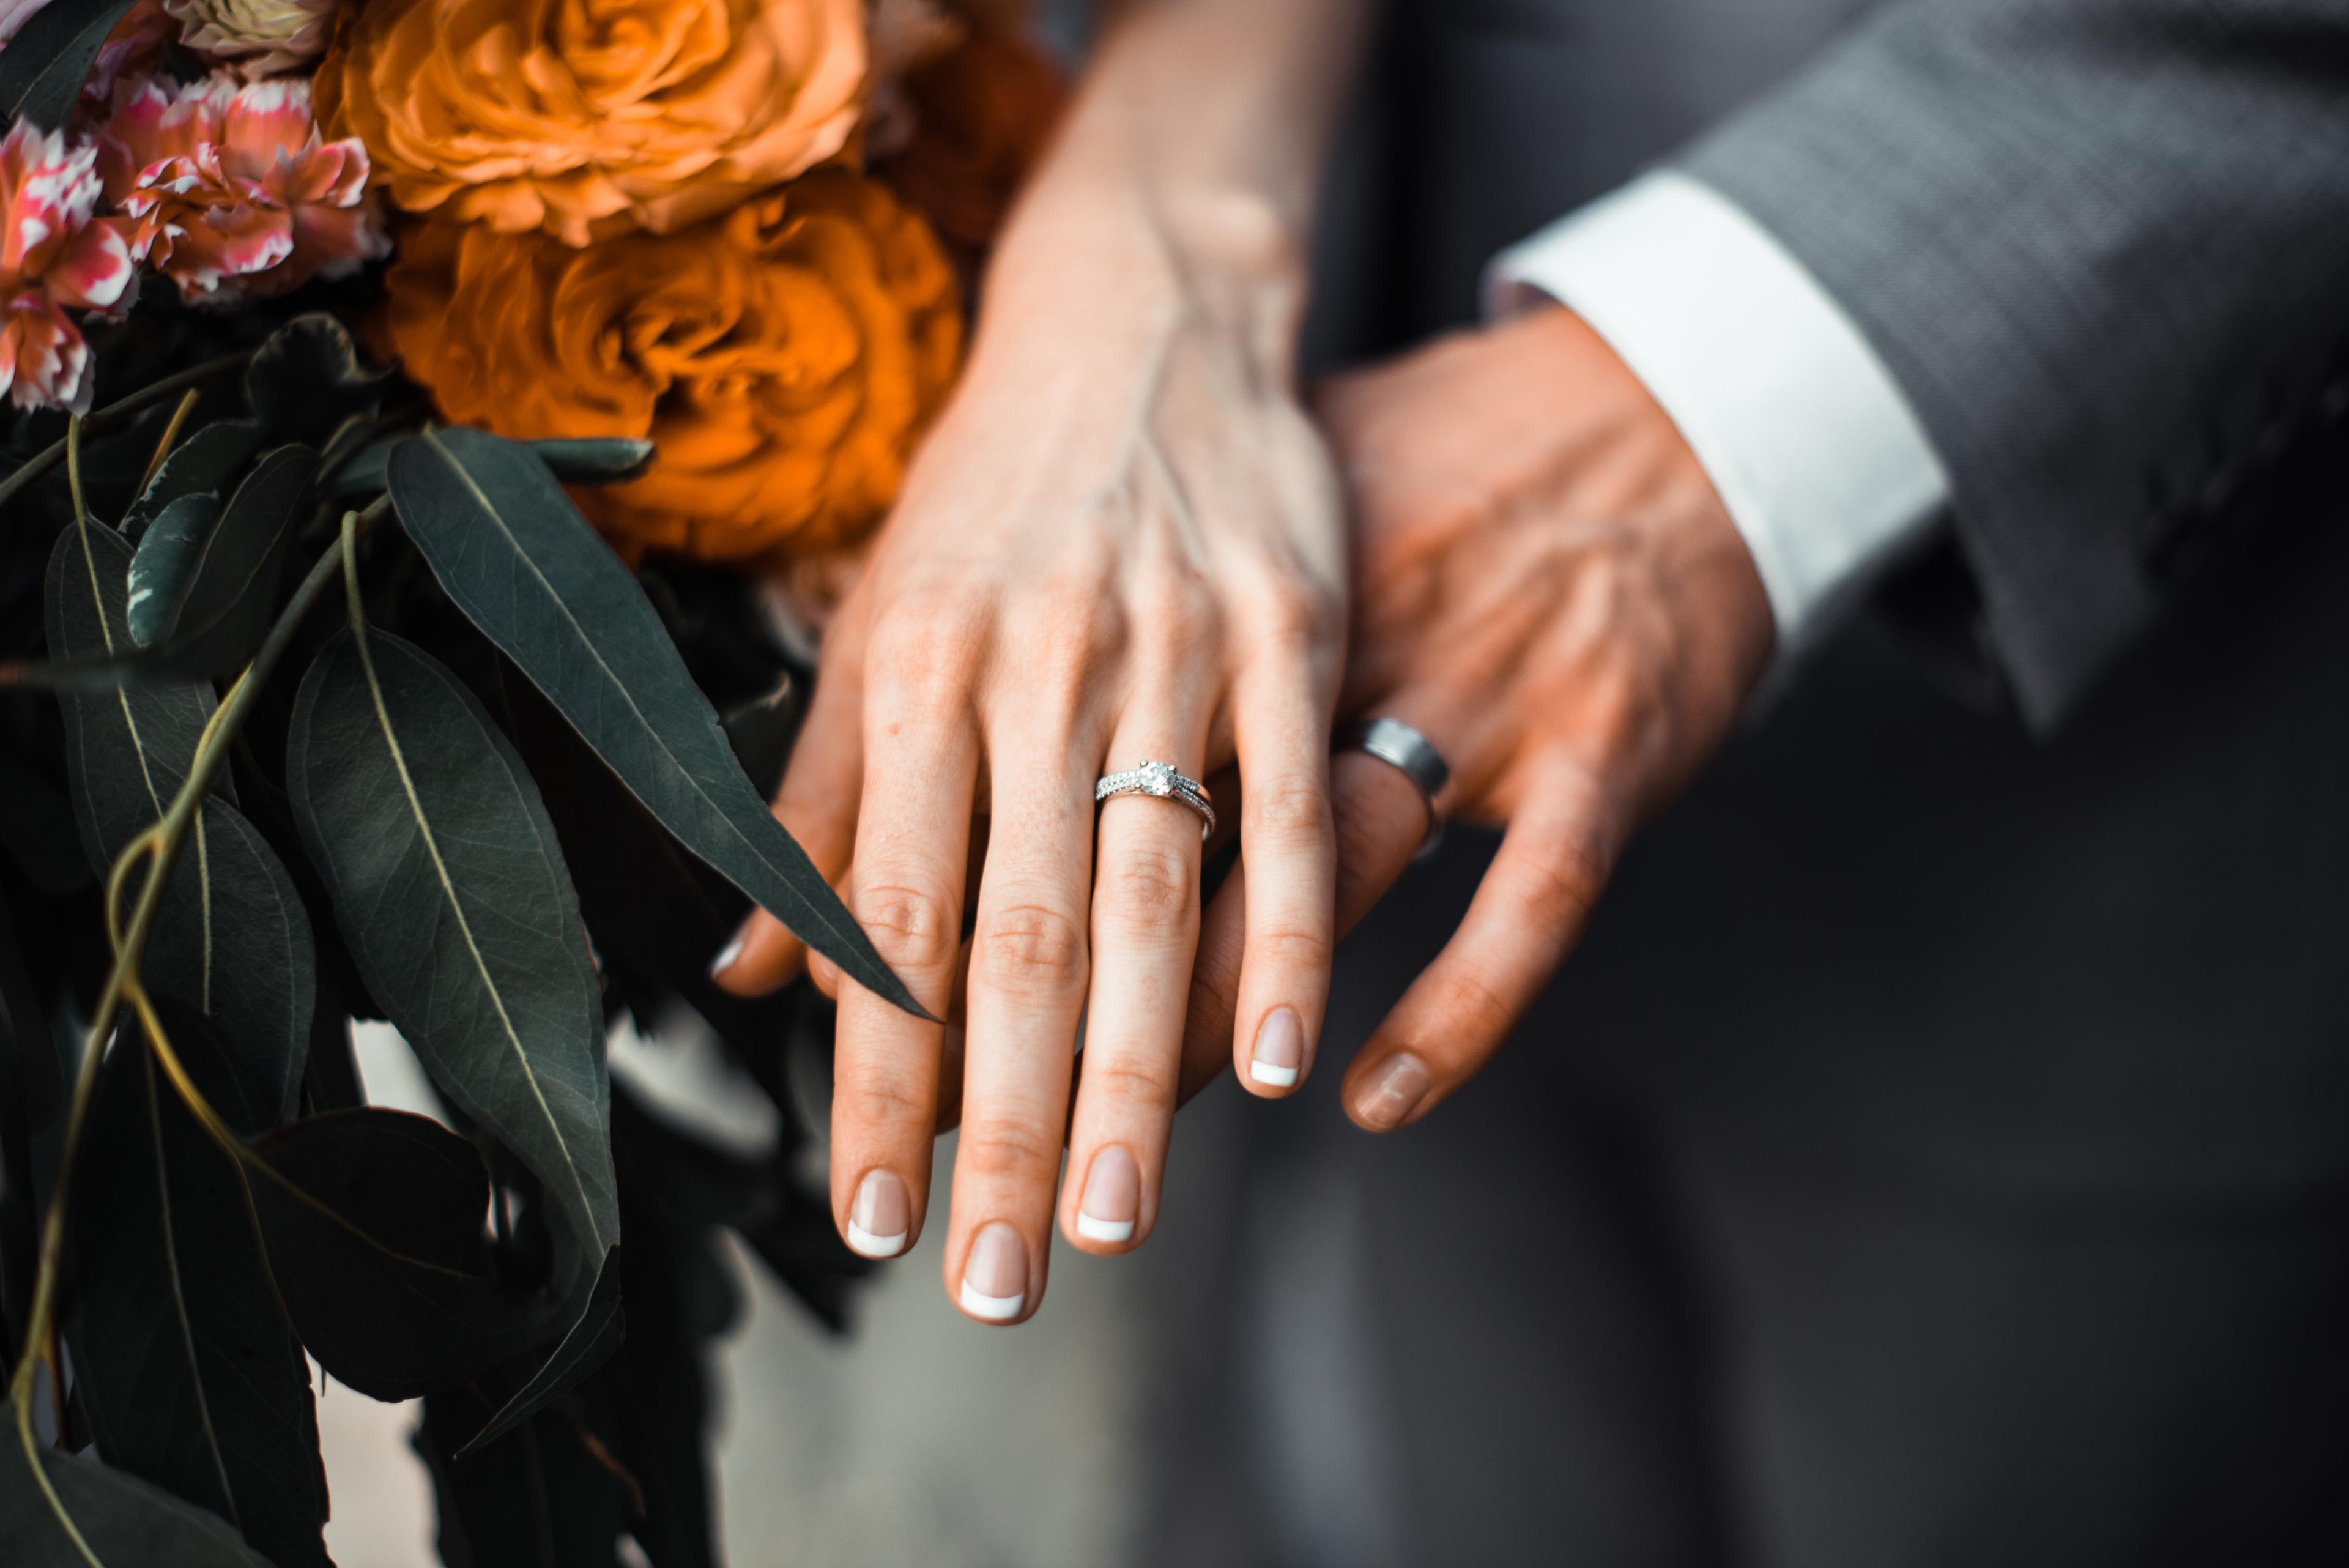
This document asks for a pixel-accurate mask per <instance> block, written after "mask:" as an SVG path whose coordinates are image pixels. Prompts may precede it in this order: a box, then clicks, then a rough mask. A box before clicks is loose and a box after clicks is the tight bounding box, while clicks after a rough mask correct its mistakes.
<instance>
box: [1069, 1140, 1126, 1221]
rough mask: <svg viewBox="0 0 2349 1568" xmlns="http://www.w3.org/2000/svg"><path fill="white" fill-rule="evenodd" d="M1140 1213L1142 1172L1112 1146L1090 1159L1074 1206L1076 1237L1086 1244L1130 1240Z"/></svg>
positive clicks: (1119, 1148) (1121, 1150) (1118, 1149)
mask: <svg viewBox="0 0 2349 1568" xmlns="http://www.w3.org/2000/svg"><path fill="white" fill-rule="evenodd" d="M1141 1212H1142V1172H1141V1170H1140V1168H1138V1167H1136V1166H1135V1165H1134V1163H1133V1156H1132V1155H1131V1154H1128V1153H1127V1152H1126V1151H1125V1150H1124V1149H1123V1148H1122V1147H1118V1146H1117V1145H1115V1144H1112V1145H1111V1146H1110V1147H1107V1148H1105V1149H1103V1150H1102V1151H1101V1152H1100V1153H1099V1154H1097V1155H1095V1156H1093V1164H1092V1169H1091V1170H1090V1171H1088V1172H1086V1174H1085V1195H1084V1198H1083V1199H1081V1201H1080V1202H1079V1203H1078V1204H1077V1234H1078V1235H1080V1236H1082V1237H1083V1238H1084V1239H1085V1240H1086V1241H1133V1222H1134V1220H1135V1218H1136V1217H1137V1216H1139V1215H1140V1214H1141Z"/></svg>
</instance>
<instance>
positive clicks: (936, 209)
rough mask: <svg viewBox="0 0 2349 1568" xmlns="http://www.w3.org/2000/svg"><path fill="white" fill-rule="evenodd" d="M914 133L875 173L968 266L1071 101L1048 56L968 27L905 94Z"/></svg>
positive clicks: (914, 75) (908, 82)
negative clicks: (962, 37)
mask: <svg viewBox="0 0 2349 1568" xmlns="http://www.w3.org/2000/svg"><path fill="white" fill-rule="evenodd" d="M902 90H903V92H904V94H905V99H906V100H907V103H908V105H909V107H910V109H911V114H912V119H913V121H914V131H913V135H912V137H911V139H910V140H907V142H906V143H905V147H904V148H903V149H902V150H901V151H897V152H895V154H894V155H893V156H892V157H891V158H890V159H889V160H888V161H886V162H885V163H876V164H875V165H874V173H875V174H877V175H878V176H880V177H881V178H882V179H884V180H886V181H887V182H889V184H890V186H891V188H892V189H894V190H895V192H897V193H898V194H899V195H900V196H902V197H904V198H905V200H906V201H907V202H910V203H911V204H912V205H913V206H915V207H916V208H917V209H919V210H920V212H921V213H922V214H923V215H924V216H925V217H926V218H928V219H929V220H930V222H931V223H934V224H936V226H937V230H938V233H939V234H943V235H944V236H946V239H947V243H948V244H951V245H953V246H955V247H956V248H957V250H958V251H959V252H961V253H962V254H963V255H964V257H965V259H966V260H969V259H971V258H973V257H975V256H976V254H977V253H978V252H979V251H982V250H984V249H985V248H986V246H987V245H988V244H989V243H990V242H991V241H992V240H993V239H994V238H995V231H996V229H997V228H998V227H999V226H1000V225H1001V223H1002V222H1003V216H1004V213H1006V212H1007V211H1009V208H1010V205H1011V199H1012V198H1013V197H1014V196H1015V195H1017V194H1018V193H1019V184H1020V182H1021V181H1023V180H1025V179H1026V178H1027V175H1028V171H1029V170H1030V168H1031V167H1033V166H1034V164H1035V162H1036V160H1037V159H1038V158H1039V157H1040V156H1041V155H1042V153H1043V151H1044V144H1045V142H1046V141H1048V140H1050V138H1051V134H1052V128H1053V126H1054V125H1055V124H1056V123H1058V121H1059V119H1060V114H1061V106H1062V104H1063V103H1064V101H1065V100H1066V99H1067V97H1068V88H1067V85H1066V83H1065V82H1064V81H1063V80H1062V78H1061V68H1060V67H1059V66H1058V65H1056V64H1055V63H1054V62H1053V60H1052V58H1051V57H1050V56H1049V55H1046V54H1045V53H1044V52H1043V51H1042V50H1040V49H1039V48H1037V47H1035V46H1034V45H1032V44H1030V43H1028V42H1027V41H1025V40H1024V39H1022V38H1019V37H1018V36H1014V35H1010V34H1004V33H994V32H989V31H987V30H986V29H984V28H974V29H973V30H972V31H971V33H970V34H969V36H968V37H966V38H965V39H963V41H962V42H961V43H960V44H958V45H957V47H954V48H953V49H951V50H949V51H948V52H947V54H946V55H944V56H943V57H939V58H938V59H936V60H933V61H931V62H930V63H929V64H927V65H924V66H921V67H917V68H916V69H915V70H913V71H912V72H910V73H908V74H907V76H906V77H905V82H904V84H903V88H902Z"/></svg>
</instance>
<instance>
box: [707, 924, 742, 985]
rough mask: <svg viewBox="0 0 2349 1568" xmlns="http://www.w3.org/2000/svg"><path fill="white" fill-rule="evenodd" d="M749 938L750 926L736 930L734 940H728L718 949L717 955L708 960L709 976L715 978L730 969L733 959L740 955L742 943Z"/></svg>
mask: <svg viewBox="0 0 2349 1568" xmlns="http://www.w3.org/2000/svg"><path fill="white" fill-rule="evenodd" d="M749 940H750V927H748V926H745V927H743V928H742V929H740V930H739V931H736V932H735V933H734V940H732V941H730V942H728V943H727V944H726V945H725V946H724V947H722V948H720V949H719V950H718V956H717V957H716V958H714V959H711V960H710V961H709V978H710V979H712V980H716V979H717V978H718V977H719V975H721V974H724V973H725V972H726V971H728V970H730V969H732V968H733V967H734V961H735V960H736V959H738V958H740V957H741V956H742V944H743V943H744V942H747V941H749Z"/></svg>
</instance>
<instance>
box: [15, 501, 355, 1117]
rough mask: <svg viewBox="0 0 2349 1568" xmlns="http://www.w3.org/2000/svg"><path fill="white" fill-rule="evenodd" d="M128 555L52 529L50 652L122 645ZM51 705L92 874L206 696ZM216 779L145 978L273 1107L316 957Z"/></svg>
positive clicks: (81, 698)
mask: <svg viewBox="0 0 2349 1568" xmlns="http://www.w3.org/2000/svg"><path fill="white" fill-rule="evenodd" d="M130 554H131V552H130V546H129V545H128V544H126V543H124V541H123V540H122V538H121V536H120V535H117V534H115V533H114V532H113V531H112V530H111V529H108V528H101V527H98V526H96V525H94V524H93V525H91V526H90V527H88V528H86V529H85V528H68V529H67V530H66V531H65V533H63V534H62V535H59V536H58V539H57V546H56V548H55V549H54V550H52V551H51V552H50V556H49V568H48V580H47V625H48V636H49V648H50V650H51V652H52V653H55V654H58V655H62V656H63V657H64V658H66V659H80V658H88V659H102V658H108V657H111V656H114V655H115V654H116V653H117V652H118V651H119V650H121V649H127V648H128V647H129V627H128V623H127V620H126V612H125V609H124V601H125V599H126V597H128V596H127V590H126V587H125V583H126V579H127V576H128V573H129V566H130ZM59 704H60V706H61V708H62V709H63V711H64V714H65V728H66V771H67V779H68V782H69V784H70V786H71V792H72V794H73V801H74V812H75V817H76V821H77V824H78V826H79V827H80V829H81V837H82V848H83V852H84V853H85V854H86V855H87V856H88V859H89V864H90V868H91V869H92V870H93V871H94V872H96V873H97V874H98V876H99V877H104V876H105V875H106V874H107V872H108V870H109V868H110V867H112V866H113V864H114V859H115V857H116V856H118V855H119V854H120V853H121V852H122V850H123V849H124V847H125V846H128V845H129V843H130V842H131V840H133V839H134V838H136V837H137V836H139V835H140V834H141V833H143V832H145V831H146V830H147V829H148V828H149V827H150V826H152V825H153V824H155V823H156V822H157V821H159V820H160V819H161V817H162V815H163V814H164V812H165V811H166V810H167V809H169V807H170V805H171V799H172V797H173V796H174V795H176V794H178V793H179V790H180V786H181V784H183V783H184V782H185V781H186V779H187V776H188V771H189V769H190V768H191V766H192V765H193V763H194V761H195V753H196V744H197V741H198V739H199V738H200V737H201V735H202V732H203V727H204V722H205V721H206V720H207V719H208V718H210V717H211V715H212V691H211V689H210V688H209V687H205V686H202V685H196V684H189V685H180V686H142V687H123V688H120V689H119V690H116V691H104V692H97V693H84V692H77V691H67V692H63V693H61V694H60V697H59ZM228 780H229V774H228V770H226V769H222V771H221V773H220V774H219V775H218V776H217V778H216V779H215V781H214V784H213V786H212V797H211V798H209V799H208V800H207V802H206V804H205V805H204V807H203V809H202V810H201V811H200V812H198V813H197V815H196V819H195V822H194V825H193V826H192V829H191V832H190V834H189V836H188V842H187V844H186V845H185V846H184V847H182V849H181V852H180V857H179V860H178V863H177V864H176V865H175V866H174V867H172V872H171V881H170V882H169V883H168V884H167V885H166V886H165V888H164V892H163V900H162V904H161V907H160V909H159V910H158V913H157V919H156V922H155V926H154V929H153V933H152V935H151V936H150V939H149V941H148V947H147V957H146V964H145V973H146V975H147V978H148V981H149V984H150V987H151V989H153V990H154V991H155V992H157V993H158V994H159V995H163V996H169V997H171V998H173V999H175V1000H177V1001H180V1002H185V1003H186V1004H188V1005H189V1006H190V1007H192V1008H194V1009H195V1010H196V1011H197V1012H202V1013H203V1014H205V1015H206V1016H207V1017H209V1018H211V1019H212V1022H213V1023H215V1024H216V1025H217V1026H218V1027H219V1029H220V1031H221V1033H222V1036H223V1037H224V1038H225V1039H226V1040H227V1042H228V1044H229V1046H230V1049H231V1050H232V1052H233V1054H234V1055H235V1056H236V1059H237V1061H238V1063H239V1065H240V1068H241V1070H243V1071H244V1072H246V1073H247V1074H248V1075H250V1076H251V1078H252V1079H253V1081H254V1082H257V1083H264V1084H269V1085H274V1090H273V1093H272V1095H271V1096H270V1098H271V1103H272V1104H274V1106H276V1107H277V1110H278V1114H279V1115H280V1116H285V1115H290V1114H292V1111H293V1107H294V1104H295V1096H296V1095H297V1093H298V1091H299V1088H300V1085H301V1078H302V1062H303V1057H304V1055H305V1053H306V1052H307V1050H308V1048H309V1029H310V1013H311V1010H312V1008H313V1006H314V1005H315V1003H316V951H315V949H314V947H313V944H312V941H311V936H310V920H309V916H308V914H307V913H306V912H305V910H304V909H303V908H302V901H301V898H300V895H299V894H297V893H296V892H295V888H294V883H293V880H292V878H291V877H288V876H287V875H286V871H285V867H284V866H283V865H282V864H280V862H279V861H278V858H277V856H276V853H275V851H274V850H272V849H271V848H270V846H269V844H268V841H267V840H266V839H264V838H263V837H262V836H261V835H260V833H258V832H257V831H255V829H254V826H253V825H252V824H251V823H249V822H247V821H246V820H245V819H244V818H243V816H242V815H239V814H238V813H237V812H236V811H235V809H234V808H233V804H232V803H233V798H234V797H233V792H232V789H231V786H230V784H229V782H228ZM133 886H134V888H135V887H136V883H135V881H134V884H133Z"/></svg>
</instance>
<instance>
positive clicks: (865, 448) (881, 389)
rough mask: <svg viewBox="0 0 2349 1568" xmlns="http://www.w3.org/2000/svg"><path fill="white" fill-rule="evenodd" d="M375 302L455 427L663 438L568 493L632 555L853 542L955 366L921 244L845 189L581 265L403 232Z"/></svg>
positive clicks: (949, 288)
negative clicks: (587, 486) (600, 480)
mask: <svg viewBox="0 0 2349 1568" xmlns="http://www.w3.org/2000/svg"><path fill="white" fill-rule="evenodd" d="M388 290H389V294H390V305H389V309H388V316H387V317H386V327H387V328H388V335H389V337H390V338H391V340H392V344H393V346H394V347H395V348H397V350H398V353H399V354H400V356H401V358H402V359H403V360H404V361H405V363H406V368H407V369H408V372H409V375H410V376H412V377H414V378H415V379H417V380H418V381H419V382H420V383H422V384H423V385H424V386H425V387H427V388H429V389H430V390H431V392H432V394H433V396H434V398H435V399H436V400H438V401H439V403H440V409H441V411H442V412H443V413H444V414H445V415H446V416H447V417H448V418H450V420H453V421H459V422H462V423H471V424H477V425H480V426H481V427H482V428H484V429H487V430H490V431H495V432H496V433H498V434H500V435H504V436H510V437H513V438H516V439H520V440H536V439H542V438H547V437H557V436H615V435H616V436H639V437H650V438H651V439H652V440H653V441H654V442H655V443H656V444H657V449H658V455H657V458H656V459H655V460H654V462H653V465H652V467H651V468H650V469H649V470H648V471H647V472H646V473H645V474H644V476H643V477H641V478H639V479H636V480H633V481H630V482H629V483H625V484H618V485H612V486H608V487H603V488H599V489H595V490H588V491H583V492H582V493H581V494H580V497H579V499H580V501H581V503H582V504H583V506H584V508H585V510H586V512H587V514H588V515H589V517H590V518H591V519H592V520H594V521H595V523H596V524H597V525H598V526H599V527H601V528H602V529H604V531H605V534H606V535H609V536H610V537H611V538H612V539H613V540H614V542H615V544H616V545H619V546H621V548H622V549H623V550H624V551H626V552H627V553H629V554H631V555H634V554H637V553H640V552H641V551H642V550H644V549H646V548H653V549H662V550H672V551H680V552H685V553H688V554H691V555H694V556H698V557H700V558H702V559H705V560H749V559H753V558H757V557H761V556H771V555H775V554H778V553H782V552H786V551H787V552H788V553H790V554H792V555H794V556H807V555H810V554H813V553H817V552H820V551H823V550H826V549H831V548H834V547H837V546H839V545H844V544H847V543H850V542H853V541H854V539H855V538H856V537H858V536H859V535H862V534H863V533H864V531H866V530H867V529H869V528H870V527H871V526H872V525H873V524H875V523H877V522H878V521H879V519H880V517H881V515H882V514H883V513H884V512H885V510H886V509H887V507H888V505H889V503H890V502H891V500H892V499H893V498H894V497H895V494H896V493H897V488H898V484H899V482H900V480H901V479H902V478H903V476H904V472H905V464H906V462H908V460H909V459H910V458H911V456H912V452H913V448H914V443H915V441H916V438H917V437H918V436H919V435H920V433H921V432H922V431H923V430H924V429H925V428H926V425H927V424H928V422H929V421H930V420H931V418H932V417H933V416H934V415H935V414H936V411H937V409H938V406H939V405H940V404H941V403H942V402H943V401H944V400H945V398H946V394H947V389H948V388H949V387H950V386H951V384H952V382H953V379H954V374H955V371H956V369H957V364H958V362H959V360H960V358H961V352H962V339H963V324H962V314H961V306H960V303H959V297H958V295H959V291H958V289H957V284H956V279H955V275H954V270H953V268H952V266H951V265H949V264H948V262H947V258H946V255H945V254H944V253H943V252H942V251H941V250H940V248H939V245H938V243H937V241H936V238H935V237H934V236H933V235H932V234H931V232H930V230H929V227H928V225H926V223H923V222H922V221H921V220H920V219H919V218H918V217H916V216H915V215H914V214H913V213H910V212H907V211H906V210H905V208H903V207H901V206H899V205H898V204H897V202H895V200H894V199H893V198H892V197H891V196H890V195H889V194H888V192H886V191H885V190H883V189H882V188H881V187H880V186H878V185H876V184H874V183H873V182H870V181H867V180H864V179H862V178H860V177H858V176H856V175H854V174H851V173H848V172H846V171H841V170H823V171H817V172H815V173H813V174H812V175H809V176H807V177H806V178H803V179H802V180H799V181H797V182H793V183H792V184H791V185H789V186H787V187H785V188H784V189H782V190H780V191H776V192H771V193H770V194H768V195H766V196H763V197H761V198H758V199H757V200H754V201H751V202H746V203H745V204H743V205H742V206H740V207H738V208H736V209H735V210H734V211H733V212H731V213H728V214H727V215H726V216H724V217H722V218H719V219H715V220H713V221H711V222H709V223H704V224H701V225H699V226H698V227H695V228H692V229H689V230H686V231H683V232H681V233H678V234H668V235H656V234H630V235H625V236H621V237H618V238H615V239H611V240H606V241H605V242H603V243H601V244H595V245H591V246H589V247H587V248H586V249H584V250H575V249H573V248H572V247H570V246H568V245H565V244H562V243H561V242H560V241H558V240H554V239H551V238H548V237H546V236H544V235H542V234H498V233H496V232H494V231H493V230H492V229H490V228H488V227H486V226H483V225H480V224H455V223H446V222H440V221H432V222H427V223H420V224H419V225H417V226H415V227H414V228H412V229H410V230H409V231H408V232H406V233H405V234H402V236H401V239H400V246H399V255H398V261H397V262H396V263H395V264H394V265H393V267H392V269H391V272H390V274H389V276H388Z"/></svg>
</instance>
